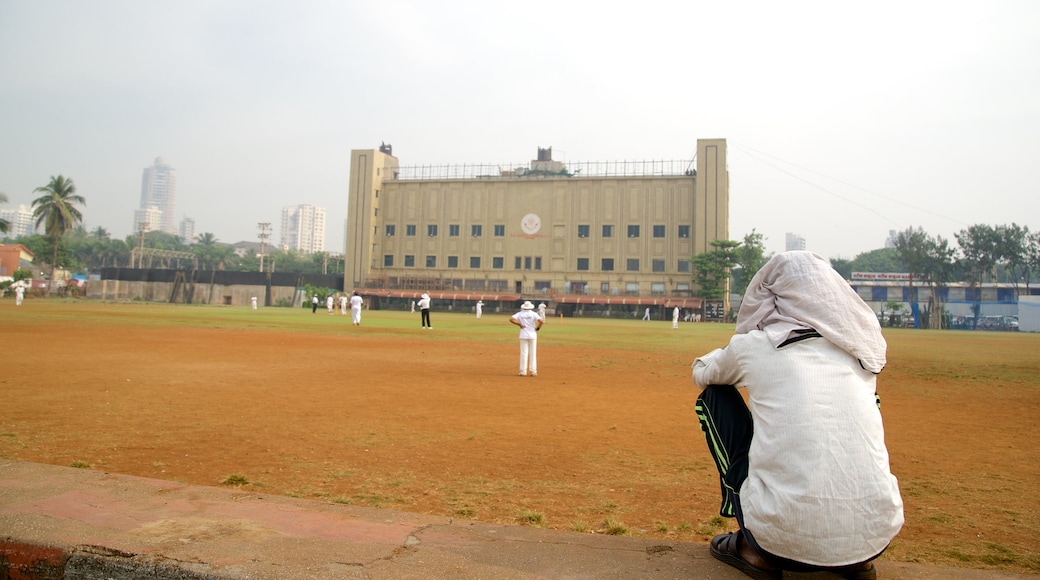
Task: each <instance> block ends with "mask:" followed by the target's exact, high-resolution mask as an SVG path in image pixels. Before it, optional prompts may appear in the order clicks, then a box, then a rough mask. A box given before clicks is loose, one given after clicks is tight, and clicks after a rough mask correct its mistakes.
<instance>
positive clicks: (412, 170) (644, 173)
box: [396, 160, 697, 180]
mask: <svg viewBox="0 0 1040 580" xmlns="http://www.w3.org/2000/svg"><path fill="white" fill-rule="evenodd" d="M562 166H563V169H561V170H560V171H557V172H553V171H547V170H541V169H531V168H528V167H524V166H518V165H514V164H495V163H475V164H461V165H459V164H455V165H410V166H405V167H399V168H398V172H397V175H396V178H397V179H399V180H424V179H430V180H444V179H559V178H602V177H665V176H682V175H686V176H694V175H696V174H697V171H696V169H695V161H694V160H673V161H656V160H653V161H579V162H566V163H562Z"/></svg>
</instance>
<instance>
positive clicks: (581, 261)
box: [383, 254, 690, 272]
mask: <svg viewBox="0 0 1040 580" xmlns="http://www.w3.org/2000/svg"><path fill="white" fill-rule="evenodd" d="M383 267H384V268H393V267H394V255H393V254H385V255H384V256H383ZM404 267H405V268H414V267H415V256H414V255H411V254H407V255H405V256H404ZM426 267H427V268H436V267H437V256H426ZM458 267H459V257H458V256H448V268H458ZM469 267H470V268H472V269H480V267H481V266H480V256H470V258H469ZM491 268H492V269H494V270H502V269H504V268H505V258H502V257H494V258H491ZM513 269H514V270H541V269H542V258H541V256H516V257H515V258H514V267H513ZM576 269H577V270H578V271H579V272H583V271H588V269H589V259H588V258H578V263H577V268H576ZM600 271H601V272H613V271H614V259H613V258H603V259H602V260H601V261H600ZM625 271H626V272H638V271H639V260H638V259H636V258H629V259H627V260H625ZM650 271H651V272H664V271H665V261H664V260H651V261H650ZM678 271H679V272H689V271H690V261H689V260H679V262H678Z"/></svg>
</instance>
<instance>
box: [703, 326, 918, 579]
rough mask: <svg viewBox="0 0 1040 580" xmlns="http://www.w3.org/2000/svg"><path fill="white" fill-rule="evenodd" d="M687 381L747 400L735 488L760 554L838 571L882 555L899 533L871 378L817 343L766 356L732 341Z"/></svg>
mask: <svg viewBox="0 0 1040 580" xmlns="http://www.w3.org/2000/svg"><path fill="white" fill-rule="evenodd" d="M693 377H694V382H695V383H696V384H697V385H698V386H700V387H701V388H705V387H706V386H707V385H713V384H719V385H734V386H736V387H741V388H746V389H747V391H748V399H749V401H748V403H749V404H748V406H749V408H750V410H751V416H752V418H753V420H754V436H753V438H752V441H751V449H750V451H749V453H748V464H749V467H748V477H747V479H746V480H745V481H744V484H743V486H742V487H741V489H740V506H741V510H742V512H743V514H744V525H745V526H746V527H747V529H748V530H750V531H751V533H752V534H754V535H755V539H756V540H758V543H759V544H760V545H761V546H762V547H763V548H764V549H766V550H767V551H769V552H771V553H773V554H776V555H777V556H781V557H784V558H789V559H791V560H795V561H798V562H803V563H807V564H815V565H819V566H841V565H845V564H854V563H857V562H861V561H863V560H866V559H867V558H870V557H872V556H875V555H876V554H878V553H880V552H881V551H882V550H883V549H884V548H885V546H887V545H888V543H889V542H890V541H891V540H892V538H894V537H895V536H896V534H897V533H899V530H900V528H901V527H902V525H903V501H902V498H901V497H900V495H899V485H898V483H897V482H896V478H895V476H894V475H892V473H891V472H890V470H889V461H888V451H887V449H886V448H885V433H884V427H883V425H882V421H881V413H880V411H879V410H878V408H877V405H876V402H875V389H876V376H875V375H874V374H872V373H870V372H868V371H866V370H864V369H863V368H862V367H860V365H859V363H858V362H857V360H856V359H855V357H853V356H852V355H850V354H848V353H847V352H845V351H843V350H842V349H840V348H838V347H837V346H835V345H834V344H833V343H831V342H829V341H827V340H826V339H824V338H810V339H806V340H802V341H800V342H796V343H794V344H789V345H787V346H784V347H782V348H779V349H776V348H774V347H773V345H772V343H771V342H770V340H769V338H768V337H767V335H766V333H765V332H763V331H761V330H753V331H751V332H749V333H747V334H737V335H734V336H733V338H732V339H731V340H730V342H729V345H728V346H727V347H726V348H724V349H716V350H714V351H712V352H711V353H709V354H707V355H705V356H703V357H700V358H698V359H697V360H696V361H694V363H693Z"/></svg>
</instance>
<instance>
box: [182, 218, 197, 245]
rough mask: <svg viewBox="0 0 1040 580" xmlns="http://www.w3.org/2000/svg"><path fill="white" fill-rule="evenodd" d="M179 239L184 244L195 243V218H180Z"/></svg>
mask: <svg viewBox="0 0 1040 580" xmlns="http://www.w3.org/2000/svg"><path fill="white" fill-rule="evenodd" d="M181 241H182V242H184V243H185V244H194V243H195V220H193V219H191V218H190V217H186V218H184V219H182V220H181Z"/></svg>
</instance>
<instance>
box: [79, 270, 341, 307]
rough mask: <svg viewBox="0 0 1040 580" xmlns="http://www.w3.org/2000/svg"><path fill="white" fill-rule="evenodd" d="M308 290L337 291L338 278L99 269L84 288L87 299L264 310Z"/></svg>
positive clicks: (295, 302)
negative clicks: (98, 275) (253, 305)
mask: <svg viewBox="0 0 1040 580" xmlns="http://www.w3.org/2000/svg"><path fill="white" fill-rule="evenodd" d="M308 284H309V285H311V286H317V287H319V288H332V289H334V290H339V291H341V290H342V289H343V275H342V274H332V275H326V274H296V273H292V272H225V271H201V270H160V269H148V270H144V269H136V268H104V269H102V270H101V278H100V280H91V281H89V282H88V283H87V298H95V299H100V300H143V301H145V302H174V303H180V304H222V305H225V306H248V305H249V304H250V303H251V301H252V298H253V297H254V296H256V297H257V302H258V303H260V304H262V305H264V306H274V305H278V304H285V305H289V306H299V305H300V304H302V302H303V300H304V299H305V298H309V297H305V296H304V295H303V294H304V292H303V289H304V286H306V285H308Z"/></svg>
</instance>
